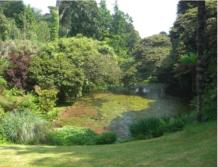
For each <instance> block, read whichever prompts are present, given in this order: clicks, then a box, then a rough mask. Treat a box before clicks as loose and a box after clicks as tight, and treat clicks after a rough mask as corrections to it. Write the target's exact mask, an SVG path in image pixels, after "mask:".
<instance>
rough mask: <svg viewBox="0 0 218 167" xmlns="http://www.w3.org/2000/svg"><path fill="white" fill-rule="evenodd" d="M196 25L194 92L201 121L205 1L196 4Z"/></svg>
mask: <svg viewBox="0 0 218 167" xmlns="http://www.w3.org/2000/svg"><path fill="white" fill-rule="evenodd" d="M197 19H198V24H197V39H196V43H197V57H198V61H197V67H196V72H197V75H196V92H197V112H198V120H199V121H202V115H203V114H202V112H203V111H202V92H203V86H204V84H203V81H204V74H203V73H204V61H205V60H204V51H205V23H206V19H205V1H199V2H198V16H197Z"/></svg>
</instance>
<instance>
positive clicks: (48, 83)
mask: <svg viewBox="0 0 218 167" xmlns="http://www.w3.org/2000/svg"><path fill="white" fill-rule="evenodd" d="M28 76H29V81H30V82H31V83H32V85H39V86H40V87H42V88H46V89H50V88H52V87H56V88H57V90H58V91H59V93H58V98H59V100H61V101H62V102H63V101H68V100H73V99H75V98H76V97H78V96H80V95H81V91H82V85H83V82H84V76H83V73H82V72H81V69H78V68H76V66H75V65H74V64H71V63H70V62H69V60H68V59H67V58H66V57H63V56H61V55H57V56H54V57H51V58H50V57H49V56H47V55H43V56H37V57H34V58H33V60H32V62H31V66H30V69H29V74H28ZM44 93H48V92H46V91H45V92H44ZM53 94H55V92H53ZM52 96H53V95H52Z"/></svg>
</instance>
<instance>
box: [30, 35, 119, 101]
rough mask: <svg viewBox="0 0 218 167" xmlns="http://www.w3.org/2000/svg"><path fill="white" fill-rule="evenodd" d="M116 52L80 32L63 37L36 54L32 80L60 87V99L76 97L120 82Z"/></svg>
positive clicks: (33, 82)
mask: <svg viewBox="0 0 218 167" xmlns="http://www.w3.org/2000/svg"><path fill="white" fill-rule="evenodd" d="M119 79H120V68H119V66H118V63H117V60H116V55H115V54H114V51H113V49H112V48H111V47H109V46H108V45H106V44H105V43H104V42H99V41H97V40H93V39H91V38H87V37H82V36H77V37H74V38H60V39H59V40H58V41H53V42H50V43H48V44H47V45H45V46H44V47H43V49H42V51H41V54H40V55H39V56H36V57H34V58H33V61H32V62H31V66H30V70H29V83H31V85H32V86H34V85H39V86H41V87H43V88H44V87H45V88H49V87H52V86H55V87H57V89H58V90H59V99H61V100H64V101H67V100H70V99H71V100H74V99H75V98H77V97H78V96H81V95H82V93H87V92H90V91H92V90H95V89H105V88H108V87H109V86H111V85H114V84H117V83H119Z"/></svg>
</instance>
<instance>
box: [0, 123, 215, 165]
mask: <svg viewBox="0 0 218 167" xmlns="http://www.w3.org/2000/svg"><path fill="white" fill-rule="evenodd" d="M216 135H217V129H216V122H208V123H201V124H199V123H196V124H193V125H189V126H187V127H186V128H185V130H183V131H181V132H177V133H173V134H168V135H165V136H163V137H160V138H155V139H150V140H141V141H133V142H128V143H122V144H114V145H102V146H70V147H69V146H68V147H63V146H56V147H54V146H24V145H2V146H1V147H0V166H2V167H14V166H15V164H16V166H17V167H59V166H63V167H78V166H79V167H103V166H104V167H146V166H148V167H157V166H159V167H215V166H216V145H217V144H216Z"/></svg>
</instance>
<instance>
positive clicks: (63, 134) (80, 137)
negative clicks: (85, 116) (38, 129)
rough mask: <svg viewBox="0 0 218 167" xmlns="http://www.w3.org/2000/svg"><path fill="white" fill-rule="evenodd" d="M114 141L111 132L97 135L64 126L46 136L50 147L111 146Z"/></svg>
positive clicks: (79, 128) (89, 131)
mask: <svg viewBox="0 0 218 167" xmlns="http://www.w3.org/2000/svg"><path fill="white" fill-rule="evenodd" d="M116 139H117V136H116V134H115V133H113V132H104V133H102V134H99V135H97V134H96V133H95V132H93V131H92V130H90V129H87V128H81V127H73V126H65V127H62V128H57V129H54V130H53V131H51V132H50V133H49V136H48V143H49V144H52V145H93V144H112V143H114V142H115V141H116Z"/></svg>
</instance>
